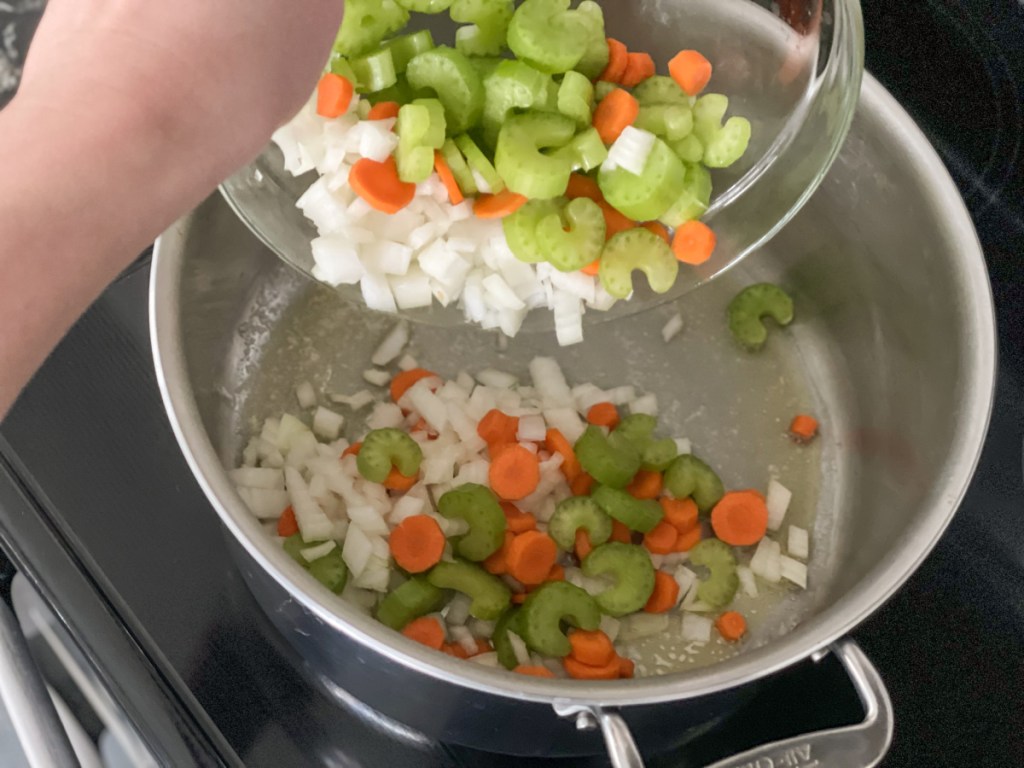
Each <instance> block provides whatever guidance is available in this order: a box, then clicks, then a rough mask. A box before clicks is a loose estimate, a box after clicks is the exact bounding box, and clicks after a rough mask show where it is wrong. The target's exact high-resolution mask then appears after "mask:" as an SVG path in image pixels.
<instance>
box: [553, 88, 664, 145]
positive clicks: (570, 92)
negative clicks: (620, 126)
mask: <svg viewBox="0 0 1024 768" xmlns="http://www.w3.org/2000/svg"><path fill="white" fill-rule="evenodd" d="M557 105H558V111H559V112H561V113H562V114H563V115H565V116H566V117H571V118H572V119H573V120H575V121H576V123H577V124H578V125H580V126H586V125H590V119H591V116H592V115H593V112H594V85H593V83H591V82H590V81H589V80H588V79H587V78H586V77H584V76H583V75H581V74H580V73H579V72H572V71H570V72H566V73H565V77H564V78H562V83H561V85H559V86H558V97H557ZM680 138H681V137H680Z"/></svg>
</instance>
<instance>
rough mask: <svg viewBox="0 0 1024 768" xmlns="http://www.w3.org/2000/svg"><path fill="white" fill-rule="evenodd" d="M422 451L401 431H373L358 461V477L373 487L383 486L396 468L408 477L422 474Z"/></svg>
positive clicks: (363, 446)
mask: <svg viewBox="0 0 1024 768" xmlns="http://www.w3.org/2000/svg"><path fill="white" fill-rule="evenodd" d="M422 460H423V451H422V450H420V446H419V443H417V442H416V441H415V440H413V439H412V438H411V437H409V435H407V434H406V433H405V432H403V431H402V430H400V429H394V428H390V427H389V428H386V429H374V430H372V431H371V432H370V433H369V434H367V435H366V437H364V438H363V445H362V448H360V449H359V455H358V456H357V457H356V466H357V467H358V469H359V474H361V475H362V476H363V477H365V478H366V479H367V480H369V481H370V482H371V483H383V482H384V481H385V480H386V479H387V477H388V474H389V473H390V472H391V467H392V466H394V468H395V469H397V470H398V471H399V472H401V473H402V474H403V475H405V476H406V477H412V476H413V475H415V474H416V473H417V472H419V471H420V462H421V461H422Z"/></svg>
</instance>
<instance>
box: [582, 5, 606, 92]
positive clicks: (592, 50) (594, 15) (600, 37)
mask: <svg viewBox="0 0 1024 768" xmlns="http://www.w3.org/2000/svg"><path fill="white" fill-rule="evenodd" d="M576 14H577V15H578V16H579V17H580V20H581V21H583V22H584V24H585V25H586V26H587V48H586V50H585V51H584V52H583V57H582V58H581V59H580V60H579V62H578V63H577V64H576V67H575V69H576V71H577V72H579V73H580V74H581V75H583V76H584V77H586V78H587V79H588V80H596V79H597V76H598V75H600V74H601V73H602V72H603V71H604V69H605V67H607V66H608V39H607V37H606V36H605V33H604V11H602V10H601V6H599V5H598V4H597V3H595V2H594V0H583V2H581V3H580V4H579V5H578V6H577V7H576Z"/></svg>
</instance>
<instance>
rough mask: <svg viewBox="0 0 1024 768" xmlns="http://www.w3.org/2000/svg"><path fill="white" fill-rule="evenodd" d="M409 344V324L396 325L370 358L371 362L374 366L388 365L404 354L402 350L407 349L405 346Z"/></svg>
mask: <svg viewBox="0 0 1024 768" xmlns="http://www.w3.org/2000/svg"><path fill="white" fill-rule="evenodd" d="M408 343H409V324H408V323H405V322H401V323H395V325H394V327H393V328H392V329H391V330H390V331H389V332H388V334H387V336H385V337H384V338H383V339H382V340H381V342H380V345H379V346H378V347H377V349H376V351H374V353H373V356H372V357H371V358H370V362H372V363H373V364H374V365H387V364H388V363H390V362H391V361H392V360H394V359H395V358H396V357H398V356H399V355H400V354H402V350H403V349H405V345H406V344H408Z"/></svg>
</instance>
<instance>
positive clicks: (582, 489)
mask: <svg viewBox="0 0 1024 768" xmlns="http://www.w3.org/2000/svg"><path fill="white" fill-rule="evenodd" d="M593 487H594V478H593V477H591V476H590V475H588V474H587V473H586V472H584V471H583V470H582V469H581V470H580V473H579V474H578V475H576V477H574V478H573V479H572V480H570V481H569V490H571V491H572V495H573V496H589V495H590V490H591V489H592V488H593Z"/></svg>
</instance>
